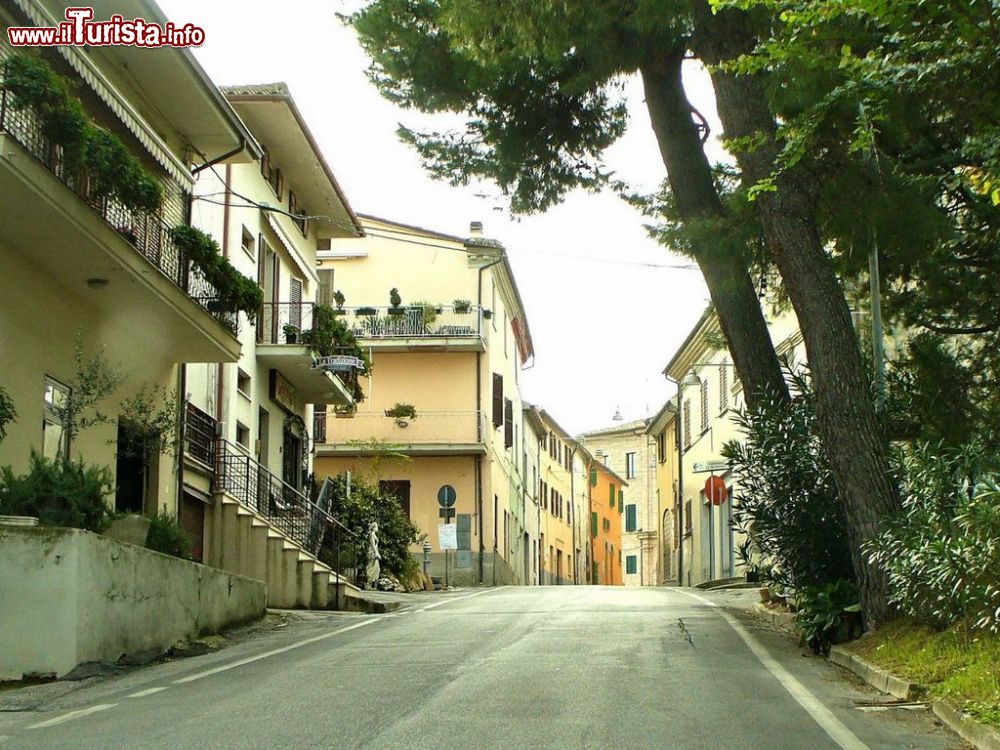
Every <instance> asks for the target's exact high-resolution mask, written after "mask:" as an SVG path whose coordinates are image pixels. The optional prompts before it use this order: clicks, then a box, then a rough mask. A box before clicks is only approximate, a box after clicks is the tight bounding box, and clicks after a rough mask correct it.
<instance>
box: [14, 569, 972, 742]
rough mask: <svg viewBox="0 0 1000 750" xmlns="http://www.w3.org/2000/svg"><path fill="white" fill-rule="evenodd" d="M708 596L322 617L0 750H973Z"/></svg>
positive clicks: (42, 714)
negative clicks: (877, 706) (887, 705)
mask: <svg viewBox="0 0 1000 750" xmlns="http://www.w3.org/2000/svg"><path fill="white" fill-rule="evenodd" d="M700 596H702V598H700V599H699V598H695V597H693V596H691V595H689V594H685V593H682V592H679V591H676V590H670V589H642V590H637V589H621V588H618V589H611V588H597V587H547V588H503V589H492V590H475V591H466V592H458V593H454V594H448V595H439V596H436V597H435V596H426V597H419V598H418V599H417V601H418V603H417V604H416V605H414V606H412V607H410V608H408V609H406V610H403V611H401V612H399V613H394V614H391V615H346V614H331V615H321V616H315V617H310V618H308V619H305V620H303V621H300V622H298V623H297V624H296V625H294V626H291V627H288V628H285V629H283V630H281V631H278V632H273V633H269V634H267V635H266V636H263V637H259V638H255V639H253V640H251V641H248V642H244V643H241V644H238V645H236V646H233V647H231V648H227V649H225V650H223V651H220V652H217V653H214V654H208V655H205V656H201V657H195V658H190V659H184V660H179V661H174V662H169V663H165V664H158V665H155V666H152V667H148V668H145V669H141V670H136V671H132V672H130V673H128V674H126V675H123V676H119V677H117V678H114V679H109V680H104V681H100V682H97V683H96V684H90V685H86V686H83V687H80V688H79V689H76V690H73V691H72V692H69V693H64V694H62V695H59V696H56V695H55V691H53V692H52V697H50V698H48V699H45V700H42V701H41V702H40V703H39V704H37V705H34V706H28V707H29V708H31V709H32V710H25V711H22V712H11V711H8V712H4V713H0V750H8V749H9V748H38V749H44V750H52V749H53V748H74V749H76V748H80V749H87V748H94V749H95V750H110V749H111V748H129V749H130V750H140V749H142V748H157V749H159V748H184V749H185V750H187V749H189V748H211V749H213V750H215V749H220V748H253V749H254V750H264V749H270V748H296V749H299V748H337V749H338V750H339V749H340V748H408V749H413V748H602V749H608V748H669V749H671V750H672V749H683V748H692V749H701V748H766V749H768V750H780V749H782V748H796V749H799V748H806V749H808V750H813V749H817V750H823V749H826V748H832V749H835V748H851V749H852V750H861V749H863V748H866V747H867V748H872V750H874V749H875V748H893V749H894V750H896V749H898V748H921V749H923V748H927V749H932V748H933V749H935V750H937V749H944V748H949V749H953V748H961V747H963V746H962V744H961V743H960V742H959V741H958V740H957V739H956V738H954V737H953V736H952V735H950V734H949V733H947V731H946V730H944V729H942V728H940V727H939V726H937V725H936V724H935V723H934V722H933V721H932V717H930V716H929V714H928V713H927V712H926V711H924V710H918V711H911V710H901V709H890V710H877V711H872V710H870V707H868V706H865V705H863V704H864V703H866V702H872V701H883V700H886V699H884V698H881V697H879V696H878V695H876V694H875V693H873V692H871V691H869V690H867V688H862V687H860V686H859V685H857V684H856V683H855V682H853V681H852V680H851V679H848V678H847V677H846V676H845V675H844V673H842V672H840V671H839V670H837V668H835V667H832V666H830V665H828V664H826V663H825V662H824V661H822V660H820V659H814V658H805V657H804V656H803V654H802V651H801V650H800V649H798V648H797V647H796V646H795V644H794V643H792V642H791V641H789V640H788V639H787V638H786V637H784V636H782V635H780V634H777V633H774V632H771V631H769V630H765V629H764V628H763V626H758V625H754V624H752V623H750V622H748V621H746V620H744V619H743V618H741V617H739V616H738V615H734V614H732V613H730V611H729V610H726V609H724V608H720V607H717V606H714V605H715V604H716V603H717V602H719V601H723V602H724V601H725V600H724V599H719V598H713V597H711V596H708V597H706V596H705V595H700Z"/></svg>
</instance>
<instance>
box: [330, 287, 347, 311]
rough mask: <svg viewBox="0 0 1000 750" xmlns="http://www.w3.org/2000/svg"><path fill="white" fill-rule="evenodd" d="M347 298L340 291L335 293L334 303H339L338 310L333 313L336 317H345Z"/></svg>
mask: <svg viewBox="0 0 1000 750" xmlns="http://www.w3.org/2000/svg"><path fill="white" fill-rule="evenodd" d="M346 300H347V297H345V296H344V293H343V292H342V291H340V290H339V289H338V290H337V291H335V292H334V293H333V301H334V302H336V303H337V309H336V310H334V311H333V314H334V315H344V302H345V301H346Z"/></svg>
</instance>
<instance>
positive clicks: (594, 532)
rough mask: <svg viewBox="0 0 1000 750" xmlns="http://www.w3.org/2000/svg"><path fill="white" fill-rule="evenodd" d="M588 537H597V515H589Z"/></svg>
mask: <svg viewBox="0 0 1000 750" xmlns="http://www.w3.org/2000/svg"><path fill="white" fill-rule="evenodd" d="M590 536H592V537H596V536H597V513H591V514H590Z"/></svg>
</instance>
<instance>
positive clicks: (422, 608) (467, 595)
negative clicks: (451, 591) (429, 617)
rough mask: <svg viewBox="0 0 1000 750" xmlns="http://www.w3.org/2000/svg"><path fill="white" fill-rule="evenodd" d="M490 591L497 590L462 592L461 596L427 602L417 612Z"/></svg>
mask: <svg viewBox="0 0 1000 750" xmlns="http://www.w3.org/2000/svg"><path fill="white" fill-rule="evenodd" d="M491 591H497V589H485V590H483V591H476V592H474V593H472V594H464V595H463V596H456V597H454V598H453V599H442V600H441V601H439V602H434V604H428V605H427V606H426V607H421V608H420V609H418V610H415V611H417V612H426V611H427V610H429V609H434V608H435V607H440V606H442V605H444V604H450V603H451V602H460V601H462V600H463V599H471V598H472V597H474V596H482V595H483V594H488V593H490V592H491Z"/></svg>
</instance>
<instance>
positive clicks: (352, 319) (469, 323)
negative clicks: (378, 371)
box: [337, 305, 484, 339]
mask: <svg viewBox="0 0 1000 750" xmlns="http://www.w3.org/2000/svg"><path fill="white" fill-rule="evenodd" d="M483 312H484V311H483V308H482V307H481V306H479V305H472V306H470V307H469V309H468V310H466V311H464V312H458V311H457V310H456V309H455V307H454V306H453V305H434V306H429V308H428V309H427V310H425V309H424V306H422V305H401V306H400V307H375V306H372V307H368V306H362V307H344V308H341V309H339V310H337V314H338V315H341V316H342V319H343V321H344V322H345V323H346V324H347V326H348V328H350V329H351V331H352V332H353V333H354V335H355V336H356V337H357V338H359V339H389V338H416V339H456V338H459V339H460V338H480V337H481V336H482V335H483Z"/></svg>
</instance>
